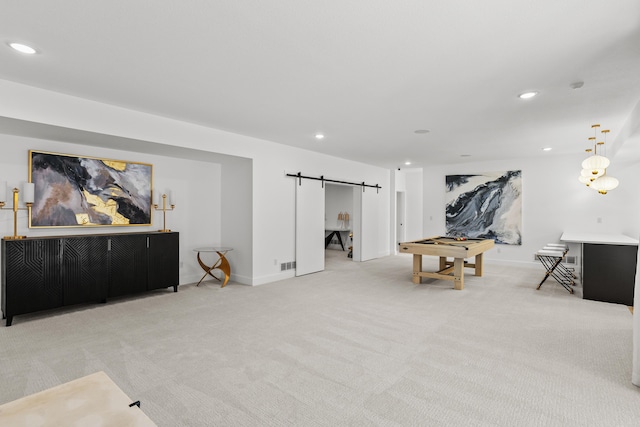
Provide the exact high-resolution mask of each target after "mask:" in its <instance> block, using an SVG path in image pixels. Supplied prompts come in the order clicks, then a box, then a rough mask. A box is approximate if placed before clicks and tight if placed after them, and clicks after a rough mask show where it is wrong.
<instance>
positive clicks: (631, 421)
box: [0, 251, 640, 427]
mask: <svg viewBox="0 0 640 427" xmlns="http://www.w3.org/2000/svg"><path fill="white" fill-rule="evenodd" d="M327 253H328V255H329V256H328V259H327V269H326V270H325V271H324V272H320V273H316V274H311V275H307V276H303V277H299V278H293V279H288V280H283V281H280V282H276V283H271V284H267V285H262V286H257V287H250V286H243V285H238V284H234V283H230V284H229V285H228V286H227V287H226V288H224V289H221V288H220V287H219V285H218V284H217V283H215V282H206V283H205V284H204V285H200V286H199V287H195V286H194V285H185V286H180V288H179V291H178V293H173V292H172V291H171V290H167V291H157V292H152V293H149V294H144V295H140V296H138V297H133V298H123V299H118V300H113V301H109V302H108V303H107V304H104V305H85V306H79V307H73V308H69V309H64V310H56V311H51V312H47V313H39V314H33V315H24V316H16V317H15V318H14V324H13V326H11V327H9V328H5V327H2V328H0V357H1V360H2V363H0V384H1V389H0V403H5V402H8V401H11V400H14V399H17V398H20V397H22V396H25V395H27V394H31V393H34V392H37V391H40V390H43V389H46V388H49V387H52V386H55V385H58V384H61V383H64V382H67V381H70V380H73V379H76V378H79V377H82V376H84V375H88V374H90V373H93V372H96V371H105V372H106V373H107V374H108V375H109V376H110V377H111V379H112V380H113V381H114V382H115V383H116V384H118V385H119V386H120V388H122V389H123V391H124V392H125V393H127V394H128V395H129V396H130V397H131V398H132V399H133V400H141V402H142V406H141V409H142V410H143V411H144V412H145V413H146V414H147V415H148V416H149V417H150V418H151V419H152V420H154V421H155V422H156V423H157V424H158V426H170V427H179V426H637V425H639V423H640V389H638V388H636V387H635V386H633V385H632V384H631V382H630V379H631V357H632V315H631V314H630V313H629V310H628V309H627V307H625V306H622V305H617V304H608V303H601V302H595V301H588V300H583V299H581V298H580V297H579V296H577V295H571V294H569V293H568V292H566V291H565V290H564V289H563V288H562V287H561V286H560V285H558V284H557V283H556V282H555V281H554V280H553V279H550V280H548V281H547V282H545V284H544V285H543V286H542V288H541V289H540V290H538V291H537V290H536V289H535V288H536V286H537V284H538V283H539V281H540V279H541V278H542V275H543V273H544V271H543V269H542V267H541V266H539V265H534V264H531V265H524V266H519V267H517V266H512V265H501V264H492V263H486V265H485V276H484V277H475V276H473V275H471V274H469V273H467V275H466V277H465V289H464V290H462V291H455V290H453V289H452V286H453V282H449V281H438V280H423V283H422V284H420V285H414V284H413V283H412V282H411V266H412V259H411V256H410V255H409V256H407V255H398V256H389V257H384V258H381V259H376V260H372V261H368V262H363V263H356V262H352V261H350V260H348V259H347V258H346V255H345V254H346V252H342V251H327ZM424 266H425V269H427V268H433V269H435V268H436V265H435V259H433V260H432V259H430V258H428V257H425V261H424ZM470 271H471V270H468V272H470Z"/></svg>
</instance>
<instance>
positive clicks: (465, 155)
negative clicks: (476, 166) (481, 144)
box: [460, 154, 471, 157]
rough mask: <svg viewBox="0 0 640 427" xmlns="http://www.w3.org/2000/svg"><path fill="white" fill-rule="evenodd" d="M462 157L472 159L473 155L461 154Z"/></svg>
mask: <svg viewBox="0 0 640 427" xmlns="http://www.w3.org/2000/svg"><path fill="white" fill-rule="evenodd" d="M460 157H471V154H460Z"/></svg>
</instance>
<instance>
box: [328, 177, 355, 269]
mask: <svg viewBox="0 0 640 427" xmlns="http://www.w3.org/2000/svg"><path fill="white" fill-rule="evenodd" d="M354 207H355V203H354V193H353V187H352V186H350V185H342V184H333V183H326V184H325V216H324V224H325V266H326V267H327V268H328V269H332V267H335V266H336V264H337V263H342V262H350V261H353V246H354V243H353V234H352V233H353V224H354V218H355V215H354V213H355V212H354Z"/></svg>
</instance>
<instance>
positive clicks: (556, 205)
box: [424, 152, 640, 262]
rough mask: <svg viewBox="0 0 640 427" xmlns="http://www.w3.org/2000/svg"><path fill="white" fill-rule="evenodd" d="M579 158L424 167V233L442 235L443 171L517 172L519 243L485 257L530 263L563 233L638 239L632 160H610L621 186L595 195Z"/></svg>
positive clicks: (638, 200) (579, 155) (637, 203)
mask: <svg viewBox="0 0 640 427" xmlns="http://www.w3.org/2000/svg"><path fill="white" fill-rule="evenodd" d="M582 157H583V156H582V153H580V152H578V153H576V155H575V156H574V155H571V156H563V157H552V156H549V157H539V158H532V159H526V160H521V159H518V160H504V161H491V162H476V163H468V164H463V165H444V166H438V167H433V168H429V169H426V170H425V171H424V217H425V223H424V229H425V235H439V234H444V233H445V212H444V209H445V181H444V177H445V176H446V175H453V174H470V173H483V172H495V171H506V170H522V196H523V205H522V245H521V246H515V245H496V247H495V248H494V249H492V250H490V251H489V252H487V253H486V254H485V257H486V259H488V260H503V261H514V262H534V258H533V256H534V253H535V252H536V251H537V250H538V249H540V247H542V246H543V245H544V244H546V243H550V242H558V241H559V239H560V236H561V234H562V232H564V231H589V232H594V233H598V232H602V233H623V234H626V235H629V236H631V237H635V238H637V237H638V235H639V233H640V228H639V225H640V222H638V220H637V216H638V213H639V212H640V197H639V195H638V194H637V191H636V190H635V186H636V183H637V173H636V172H637V171H636V170H637V169H638V167H637V164H634V165H633V166H628V167H617V166H616V159H615V158H614V159H613V160H612V165H611V166H610V168H609V170H608V173H610V174H611V175H612V176H615V177H616V178H618V179H619V180H620V186H619V187H618V188H617V189H616V190H613V191H611V192H609V193H608V194H606V195H600V194H597V193H596V192H595V191H593V190H591V189H588V188H586V187H584V186H583V185H582V184H580V183H579V182H578V179H577V177H578V175H579V174H580V163H581V161H582ZM620 163H621V162H620ZM431 218H433V219H431ZM574 254H575V252H574Z"/></svg>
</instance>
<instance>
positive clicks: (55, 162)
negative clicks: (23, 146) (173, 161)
mask: <svg viewBox="0 0 640 427" xmlns="http://www.w3.org/2000/svg"><path fill="white" fill-rule="evenodd" d="M152 179H153V166H152V165H150V164H147V163H139V162H127V161H122V160H111V159H101V158H97V157H87V156H76V155H72V154H59V153H48V152H43V151H35V150H30V151H29V181H30V182H33V183H34V184H35V193H34V196H35V197H34V199H35V200H34V204H33V207H32V208H31V216H30V217H29V227H31V228H37V227H91V226H131V225H137V226H141V225H151V209H152V202H151V189H152Z"/></svg>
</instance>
